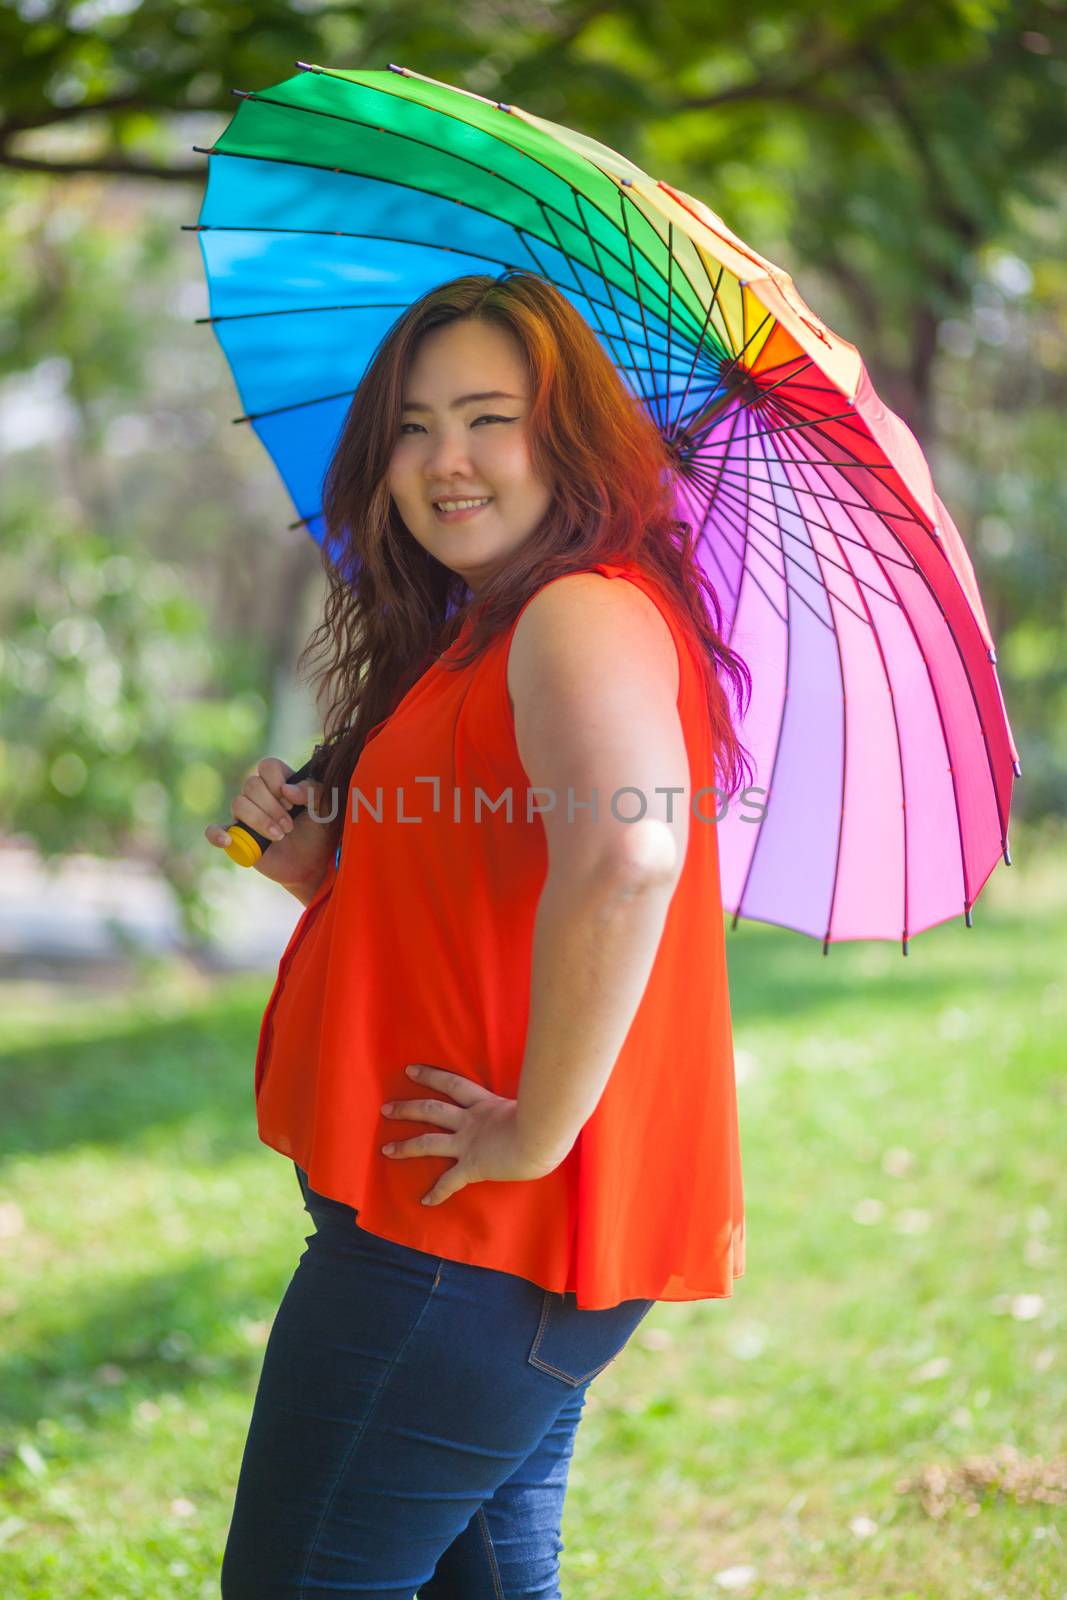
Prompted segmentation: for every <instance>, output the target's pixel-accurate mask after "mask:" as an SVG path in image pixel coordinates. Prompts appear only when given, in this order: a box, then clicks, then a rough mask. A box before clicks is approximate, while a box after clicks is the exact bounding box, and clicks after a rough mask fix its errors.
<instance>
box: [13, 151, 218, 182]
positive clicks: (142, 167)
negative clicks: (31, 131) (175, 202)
mask: <svg viewBox="0 0 1067 1600" xmlns="http://www.w3.org/2000/svg"><path fill="white" fill-rule="evenodd" d="M0 167H8V168H10V169H11V170H12V171H14V172H45V173H48V174H49V175H50V176H52V177H55V178H67V177H71V176H73V175H74V174H76V173H81V172H99V173H104V174H107V175H108V176H110V177H119V178H152V179H157V178H164V179H178V180H179V181H183V182H189V181H190V180H197V181H201V182H202V181H203V177H204V172H205V168H204V164H203V162H202V161H201V162H198V163H197V164H196V165H195V166H193V165H191V164H190V165H189V166H185V167H165V166H160V165H159V164H158V163H157V162H153V161H137V160H135V159H134V158H133V157H132V156H130V157H124V156H101V157H99V158H98V159H96V160H87V161H45V160H44V159H43V158H40V157H37V156H14V155H11V154H9V153H8V152H7V151H6V150H0Z"/></svg>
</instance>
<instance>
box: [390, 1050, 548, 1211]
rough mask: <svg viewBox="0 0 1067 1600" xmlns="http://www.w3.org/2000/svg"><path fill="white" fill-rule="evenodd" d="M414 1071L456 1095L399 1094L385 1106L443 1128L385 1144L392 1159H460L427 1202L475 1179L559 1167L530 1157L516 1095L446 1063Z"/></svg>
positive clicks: (532, 1174)
mask: <svg viewBox="0 0 1067 1600" xmlns="http://www.w3.org/2000/svg"><path fill="white" fill-rule="evenodd" d="M406 1070H407V1073H408V1076H409V1077H411V1078H414V1079H415V1080H416V1082H418V1083H420V1084H424V1085H425V1086H426V1088H427V1089H433V1090H438V1091H440V1092H441V1093H442V1094H447V1095H450V1096H451V1097H452V1098H451V1099H450V1100H439V1099H430V1100H394V1101H390V1102H389V1103H388V1104H386V1105H384V1106H383V1107H382V1115H383V1116H385V1117H395V1118H405V1117H406V1118H408V1119H409V1120H411V1121H414V1122H433V1123H436V1124H437V1125H438V1126H439V1127H440V1128H441V1129H442V1130H443V1131H442V1132H440V1133H420V1134H416V1135H415V1137H414V1138H412V1139H403V1140H400V1141H399V1142H394V1143H393V1144H391V1145H386V1146H383V1153H384V1154H385V1155H386V1156H387V1158H388V1159H390V1160H393V1161H397V1160H406V1159H408V1158H409V1157H412V1156H451V1157H452V1158H453V1159H454V1161H455V1165H454V1166H451V1167H449V1169H448V1171H447V1172H443V1173H442V1174H441V1176H440V1177H439V1178H438V1180H437V1182H436V1183H435V1184H434V1185H433V1187H432V1189H430V1190H429V1191H428V1192H427V1193H426V1194H424V1195H423V1197H422V1204H423V1205H424V1206H432V1205H439V1204H440V1203H441V1201H442V1200H448V1199H450V1198H451V1196H452V1195H454V1194H458V1193H459V1191H460V1189H465V1188H466V1187H467V1185H468V1184H469V1183H485V1182H497V1183H515V1182H519V1181H521V1180H523V1179H529V1178H543V1177H546V1176H547V1174H548V1173H549V1172H552V1171H554V1170H555V1169H554V1167H545V1166H544V1165H538V1164H537V1163H535V1162H533V1161H531V1160H530V1158H529V1157H528V1156H527V1155H526V1154H525V1152H524V1151H523V1150H522V1148H521V1146H520V1145H519V1140H518V1133H517V1130H516V1122H515V1113H516V1109H517V1106H518V1102H517V1101H516V1100H508V1099H506V1098H504V1097H503V1096H502V1095H498V1094H493V1093H492V1091H491V1090H489V1089H486V1088H484V1087H483V1085H482V1084H480V1083H475V1082H474V1080H473V1079H472V1078H464V1077H461V1076H460V1074H459V1073H458V1072H446V1071H444V1069H443V1068H441V1067H431V1066H424V1065H422V1064H421V1063H419V1064H417V1065H414V1066H409V1067H408V1068H407V1069H406Z"/></svg>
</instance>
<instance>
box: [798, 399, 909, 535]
mask: <svg viewBox="0 0 1067 1600" xmlns="http://www.w3.org/2000/svg"><path fill="white" fill-rule="evenodd" d="M768 406H769V408H770V410H771V412H772V413H773V414H774V415H776V416H784V417H788V416H789V415H790V407H789V405H788V403H787V401H786V400H785V399H784V398H783V397H782V396H780V395H779V396H777V397H775V398H773V399H771V400H769V401H768ZM821 420H822V421H823V422H836V421H839V420H840V419H839V418H836V417H825V418H822V419H821ZM806 426H810V424H808V423H795V424H792V425H790V424H788V423H787V424H784V425H783V430H782V431H784V432H789V431H791V428H794V429H795V428H800V427H806ZM867 437H869V435H867ZM834 443H835V445H837V446H839V447H840V448H841V449H842V450H848V449H849V445H848V443H847V441H846V440H844V439H836V438H835V440H834ZM818 464H819V463H818V462H817V461H813V462H812V465H813V466H817V465H818ZM823 464H824V465H827V466H834V467H841V466H845V467H850V468H851V469H852V470H853V471H856V470H859V471H863V472H884V471H889V472H892V473H894V474H895V473H896V471H897V469H896V467H895V466H894V465H893V463H892V462H891V461H864V460H863V459H862V458H861V457H859V456H856V455H853V459H852V460H851V461H846V462H838V461H834V462H831V461H829V460H826V461H825V462H824V463H823ZM885 489H886V492H887V493H888V494H891V495H892V497H893V499H894V500H895V501H896V502H897V504H898V505H901V506H903V505H906V503H907V502H906V501H905V500H904V497H903V495H901V494H900V493H899V492H898V490H896V489H895V488H894V487H893V485H892V484H891V483H889V484H886V485H885ZM871 509H872V510H875V511H877V510H878V508H877V507H874V506H872V508H871ZM880 514H881V513H880V512H879V515H880ZM917 525H918V526H919V527H922V526H924V524H923V522H922V519H917ZM934 542H935V543H936V540H935V541H934Z"/></svg>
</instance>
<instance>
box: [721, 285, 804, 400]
mask: <svg viewBox="0 0 1067 1600" xmlns="http://www.w3.org/2000/svg"><path fill="white" fill-rule="evenodd" d="M773 321H774V315H773V313H772V312H770V311H768V312H767V315H766V316H765V317H764V319H763V321H762V322H761V323H759V324H758V325H757V326H756V327H755V328H753V330H752V332H751V333H750V334H749V336H748V338H747V339H746V340H745V342H744V344H742V345H741V347H740V349H739V350H737V351H736V353H735V354H734V355H733V356H731V358H730V361H729V364H728V365H727V366H725V367H724V368H723V369H722V371H721V373H720V374H719V379H720V381H721V382H722V383H724V384H725V383H726V381H727V379H729V378H730V377H732V376H733V374H734V373H735V372H736V371H737V369H738V367H739V366H740V364H741V358H742V356H743V355H744V353H745V351H746V350H747V349H748V347H749V345H750V344H751V343H752V341H753V339H755V338H756V336H757V335H758V334H759V333H761V332H762V331H763V329H764V328H765V327H766V326H767V324H768V322H773ZM745 324H746V318H745V297H744V295H743V294H742V296H741V332H742V334H744V331H745ZM793 359H794V360H795V359H796V357H793ZM811 364H812V363H811V362H810V361H809V363H808V365H809V366H810V365H811ZM746 370H747V371H749V372H752V369H751V367H749V368H746ZM802 370H803V369H802ZM752 376H753V377H755V376H756V374H755V373H754V372H752ZM783 381H784V380H783Z"/></svg>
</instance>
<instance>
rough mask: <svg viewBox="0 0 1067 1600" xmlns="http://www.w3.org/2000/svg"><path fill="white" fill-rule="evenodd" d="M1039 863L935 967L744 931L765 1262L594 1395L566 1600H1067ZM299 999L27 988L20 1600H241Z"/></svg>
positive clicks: (14, 1563)
mask: <svg viewBox="0 0 1067 1600" xmlns="http://www.w3.org/2000/svg"><path fill="white" fill-rule="evenodd" d="M1013 856H1014V859H1015V865H1014V866H1013V867H1012V868H1010V869H1006V868H1003V867H1001V868H998V870H997V872H996V873H995V874H994V878H993V881H992V882H991V883H990V885H989V886H988V887H987V889H986V890H985V892H984V894H983V895H982V897H981V899H980V900H979V903H978V906H977V908H976V912H975V927H974V928H973V929H972V930H969V931H968V930H967V929H965V928H964V927H963V924H962V920H957V921H955V922H953V923H951V924H947V925H945V926H943V927H941V928H937V929H933V930H930V931H929V932H927V933H925V934H921V935H919V936H918V937H917V938H916V939H915V940H914V941H913V942H912V944H911V953H910V955H909V956H908V957H907V959H904V958H903V957H902V956H901V954H900V950H899V946H893V945H877V944H864V945H858V946H855V945H854V946H835V947H834V948H832V950H831V952H830V955H829V956H828V957H826V958H823V956H822V954H821V951H820V947H819V945H818V944H816V943H814V942H813V941H810V940H808V939H805V938H802V937H801V936H800V935H798V934H794V933H788V932H783V931H779V930H774V929H768V928H763V927H758V926H756V925H752V924H742V925H741V926H740V927H739V929H738V931H737V932H736V933H731V934H730V935H729V945H728V948H729V951H730V963H731V979H732V992H733V1004H734V1027H735V1037H736V1043H737V1051H738V1068H739V1080H740V1081H739V1097H740V1106H741V1135H742V1155H743V1165H744V1179H745V1190H746V1199H747V1250H748V1261H747V1271H746V1273H745V1276H744V1277H743V1278H741V1279H740V1280H739V1281H738V1283H737V1285H736V1292H735V1295H734V1298H733V1300H730V1301H699V1302H691V1303H689V1304H688V1305H686V1304H671V1305H666V1304H665V1305H660V1306H657V1307H656V1308H655V1309H654V1311H653V1312H652V1314H651V1315H650V1317H649V1318H647V1319H646V1321H645V1322H644V1323H643V1325H642V1328H641V1330H640V1331H639V1333H638V1335H637V1336H636V1337H635V1339H634V1340H633V1341H632V1343H631V1344H630V1345H629V1346H628V1348H627V1349H626V1351H625V1352H624V1353H623V1355H622V1357H621V1358H620V1359H619V1360H618V1361H617V1362H615V1363H614V1364H613V1365H612V1366H611V1367H609V1368H608V1370H607V1371H606V1372H605V1373H604V1374H603V1376H602V1377H601V1378H600V1379H598V1380H597V1382H596V1383H595V1384H594V1386H593V1389H592V1390H591V1393H590V1398H589V1402H588V1405H587V1408H586V1416H585V1420H584V1422H583V1424H582V1428H581V1429H580V1431H579V1435H578V1442H577V1448H576V1452H575V1458H574V1463H573V1467H572V1473H571V1489H570V1495H569V1499H568V1503H567V1512H566V1519H565V1522H564V1528H563V1537H564V1542H565V1550H564V1554H563V1558H562V1559H563V1589H564V1594H565V1595H566V1596H567V1600H594V1597H595V1600H644V1597H649V1600H652V1597H659V1596H664V1595H672V1596H674V1595H676V1596H686V1597H698V1596H701V1597H702V1596H707V1595H714V1594H726V1593H734V1594H739V1595H741V1596H745V1597H749V1596H759V1597H763V1596H766V1597H770V1600H784V1597H797V1600H800V1597H805V1600H856V1597H864V1600H866V1597H874V1596H892V1597H894V1600H919V1597H922V1600H927V1597H929V1600H957V1597H961V1596H971V1595H974V1596H979V1595H980V1596H991V1597H997V1596H1020V1597H1025V1600H1041V1597H1047V1600H1063V1597H1064V1595H1065V1594H1067V1508H1065V1506H1064V1503H1063V1502H1064V1496H1065V1493H1067V1462H1065V1460H1064V1457H1065V1455H1067V1360H1065V1350H1064V1338H1063V1333H1064V1317H1065V1280H1064V1264H1065V1250H1064V1233H1065V1222H1064V1219H1065V1209H1067V1208H1065V1198H1067V1195H1065V1191H1067V1181H1065V1166H1067V1163H1065V1159H1064V1154H1065V1146H1064V1118H1065V1113H1067V993H1065V983H1064V972H1065V968H1067V848H1065V847H1064V846H1063V845H1059V846H1056V847H1055V848H1049V847H1047V846H1046V845H1039V844H1038V843H1037V841H1036V840H1035V841H1029V842H1028V841H1027V840H1026V839H1025V837H1024V836H1023V835H1022V834H1021V832H1017V833H1015V834H1013ZM270 976H271V975H270V974H267V975H264V976H261V977H257V978H254V979H249V978H240V979H227V980H225V981H220V982H218V983H217V984H207V983H206V982H204V981H197V980H195V979H194V978H192V977H190V975H189V974H188V973H184V974H183V973H182V972H181V971H179V970H177V969H173V968H169V969H163V970H159V971H155V972H152V971H148V972H146V974H145V975H144V978H143V980H142V982H141V984H140V986H139V990H138V992H137V993H136V994H135V995H134V996H133V997H132V998H131V996H130V994H129V993H127V994H125V995H122V994H119V995H117V996H113V997H110V998H108V997H99V996H97V997H93V996H91V995H84V994H79V993H78V992H77V991H76V989H74V988H73V987H72V988H70V989H68V990H67V991H66V992H61V991H57V990H55V989H48V988H45V987H42V986H35V985H32V984H25V983H24V984H20V985H10V986H8V989H7V991H6V992H5V991H3V990H0V1005H2V1022H0V1027H2V1029H3V1053H2V1055H0V1106H2V1108H3V1113H2V1152H3V1168H2V1179H0V1272H2V1277H0V1339H2V1343H0V1409H2V1412H3V1419H2V1423H0V1426H2V1432H0V1496H2V1497H0V1572H2V1573H3V1580H2V1583H0V1593H2V1595H3V1597H4V1600H30V1597H34V1600H45V1597H47V1600H68V1597H70V1600H81V1597H83V1596H84V1597H89V1596H92V1597H101V1600H117V1597H127V1596H129V1597H138V1600H148V1597H152V1600H155V1597H157V1596H158V1597H163V1596H166V1597H171V1596H197V1597H199V1596H211V1595H217V1594H218V1568H219V1562H220V1559H221V1553H222V1548H223V1544H224V1541H225V1535H226V1529H227V1526H228V1521H229V1515H230V1510H231V1506H232V1494H233V1487H234V1484H235V1481H236V1474H237V1469H238V1464H239V1460H240V1452H241V1449H242V1446H243V1443H244V1435H245V1428H246V1425H247V1421H248V1414H249V1409H250V1406H251V1401H252V1395H253V1392H254V1386H255V1382H256V1377H257V1374H258V1370H259V1364H260V1361H261V1359H262V1350H263V1343H264V1339H265V1337H266V1333H267V1330H268V1327H269V1324H270V1319H271V1317H272V1316H273V1313H274V1310H275V1308H276V1306H277V1303H278V1300H279V1298H280V1296H281V1294H282V1292H283V1290H284V1288H285V1285H286V1283H287V1282H288V1279H289V1276H290V1274H291V1272H292V1270H293V1267H294V1265H295V1263H296V1261H297V1259H298V1257H299V1255H300V1252H301V1251H302V1249H303V1248H304V1237H305V1234H306V1232H307V1231H308V1230H309V1229H310V1227H311V1222H310V1219H309V1218H308V1217H307V1215H306V1213H305V1212H304V1210H303V1208H302V1205H301V1201H300V1195H299V1191H298V1188H297V1184H296V1179H295V1177H294V1174H293V1169H292V1166H291V1164H290V1163H288V1162H286V1161H285V1160H284V1159H283V1158H282V1157H280V1156H278V1155H276V1154H275V1153H274V1152H273V1151H270V1150H268V1149H266V1148H265V1147H264V1146H262V1145H260V1144H259V1142H258V1140H257V1138H256V1134H255V1126H254V1116H253V1105H252V1076H251V1074H252V1058H253V1054H254V1049H255V1042H256V1030H257V1027H258V1022H259V1017H260V1014H261V1010H262V1006H263V1003H264V1001H265V999H266V995H267V993H268V991H269V986H270V983H269V980H270ZM694 982H699V975H697V974H694ZM1004 1447H1008V1448H1009V1449H1010V1450H1012V1451H1014V1452H1016V1455H1015V1457H1014V1459H1012V1458H1010V1457H1008V1456H1006V1455H1003V1456H998V1454H997V1452H998V1451H1001V1450H1003V1448H1004ZM1057 1458H1058V1459H1057ZM935 1469H939V1470H940V1471H941V1473H942V1474H943V1476H942V1478H941V1480H940V1488H939V1489H938V1490H937V1492H936V1493H935V1492H934V1488H933V1487H930V1488H928V1487H925V1486H924V1485H931V1486H936V1484H937V1482H938V1480H936V1479H935V1477H934V1475H933V1474H934V1471H935ZM924 1474H925V1475H928V1476H926V1477H924ZM983 1474H984V1476H983ZM983 1483H984V1484H985V1487H984V1488H983Z"/></svg>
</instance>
